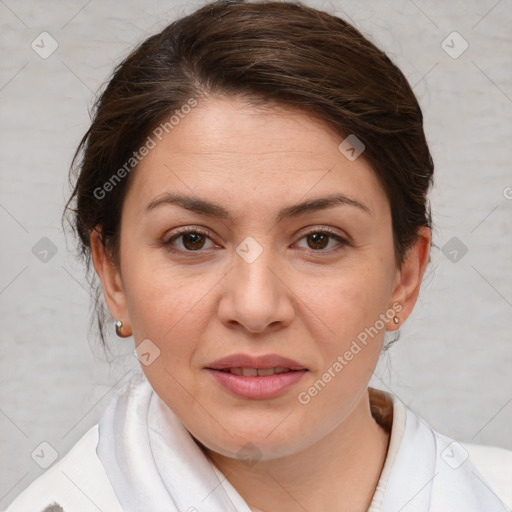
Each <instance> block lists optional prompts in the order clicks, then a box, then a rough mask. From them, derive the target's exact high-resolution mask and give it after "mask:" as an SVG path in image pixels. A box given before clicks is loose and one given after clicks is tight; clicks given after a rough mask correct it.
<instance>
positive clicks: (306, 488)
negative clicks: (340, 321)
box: [208, 391, 389, 512]
mask: <svg viewBox="0 0 512 512" xmlns="http://www.w3.org/2000/svg"><path fill="white" fill-rule="evenodd" d="M388 443H389V433H388V432H387V431H385V430H384V429H383V428H382V427H380V426H379V425H378V424H377V422H376V421H375V419H374V418H373V416H372V414H371V411H370V400H369V394H368V391H367V392H366V393H364V394H363V396H362V398H361V400H360V401H359V403H358V405H357V406H356V408H355V409H354V411H352V413H351V414H350V416H349V417H348V418H347V419H346V420H345V421H344V422H343V423H342V424H340V425H339V426H338V427H336V429H334V430H333V431H332V432H331V433H330V434H329V435H328V436H326V437H324V438H323V439H321V440H320V441H319V442H317V443H315V444H314V445H312V446H310V447H308V448H307V449H305V450H303V451H301V452H300V453H295V454H293V455H290V456H287V457H283V458H279V459H273V460H264V461H259V462H258V463H257V464H255V465H254V466H251V467H248V466H247V465H244V464H243V463H242V462H241V461H239V460H236V459H231V458H228V457H223V456H221V455H219V454H218V453H213V452H211V451H208V456H209V457H210V458H211V460H212V462H213V463H214V464H215V465H216V466H217V467H218V468H219V469H220V471H222V473H223V474H224V475H225V476H226V478H227V479H228V480H229V481H230V483H231V484H232V485H233V487H234V488H235V489H236V490H237V491H238V493H239V494H240V495H241V496H242V498H244V500H245V501H246V502H247V503H248V504H249V506H250V507H251V508H252V509H254V510H256V509H258V510H261V511H263V512H277V511H282V510H286V511H287V512H304V510H307V511H308V512H325V510H336V511H339V512H348V511H351V512H354V511H366V510H367V509H368V507H369V506H370V503H371V500H372V497H373V494H374V491H375V487H376V486H377V483H378V481H379V477H380V474H381V471H382V467H383V465H384V461H385V458H386V453H387V448H388Z"/></svg>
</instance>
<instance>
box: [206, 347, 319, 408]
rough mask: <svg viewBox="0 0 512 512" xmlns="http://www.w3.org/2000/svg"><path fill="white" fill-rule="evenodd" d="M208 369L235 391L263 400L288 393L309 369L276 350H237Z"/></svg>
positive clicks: (230, 389)
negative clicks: (253, 352) (260, 352)
mask: <svg viewBox="0 0 512 512" xmlns="http://www.w3.org/2000/svg"><path fill="white" fill-rule="evenodd" d="M205 370H207V371H208V372H209V373H210V375H211V376H212V377H213V378H214V380H215V381H216V382H217V383H218V384H220V385H221V387H222V389H224V390H227V391H229V392H230V393H231V394H232V395H236V396H238V397H243V398H250V399H260V400H261V399H268V398H275V397H277V396H279V395H282V394H284V393H285V392H286V391H288V390H289V389H290V388H292V387H293V386H294V385H295V384H296V383H297V382H298V381H299V380H300V379H301V378H302V377H303V376H304V374H305V373H307V372H308V371H309V370H308V369H307V368H306V367H304V366H303V365H301V364H300V363H298V362H297V361H293V360H292V359H288V358H286V357H282V356H278V355H276V354H268V355H264V356H249V355H246V354H235V355H232V356H228V357H224V358H222V359H218V360H217V361H214V362H213V363H211V364H209V365H208V366H206V367H205Z"/></svg>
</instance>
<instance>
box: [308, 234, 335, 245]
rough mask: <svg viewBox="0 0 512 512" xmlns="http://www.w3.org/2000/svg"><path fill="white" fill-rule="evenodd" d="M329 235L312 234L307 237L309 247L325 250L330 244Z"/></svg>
mask: <svg viewBox="0 0 512 512" xmlns="http://www.w3.org/2000/svg"><path fill="white" fill-rule="evenodd" d="M329 238H331V237H330V236H329V235H326V234H325V233H311V234H310V235H307V240H308V245H309V247H310V248H311V249H325V248H326V247H327V245H328V243H329Z"/></svg>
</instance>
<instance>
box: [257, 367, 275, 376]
mask: <svg viewBox="0 0 512 512" xmlns="http://www.w3.org/2000/svg"><path fill="white" fill-rule="evenodd" d="M274 373H275V368H265V369H260V370H258V375H260V376H262V377H264V376H265V375H274Z"/></svg>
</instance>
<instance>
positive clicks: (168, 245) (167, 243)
mask: <svg viewBox="0 0 512 512" xmlns="http://www.w3.org/2000/svg"><path fill="white" fill-rule="evenodd" d="M188 233H197V234H199V235H203V236H205V237H207V238H209V239H210V240H211V233H210V232H209V231H208V230H205V229H202V228H200V227H190V228H184V229H182V230H180V231H178V232H177V233H174V234H173V235H172V236H171V237H170V238H168V239H167V240H165V241H163V243H162V244H163V246H164V247H165V248H166V249H167V250H168V251H171V252H174V253H179V254H194V253H201V252H204V251H203V250H202V249H198V250H196V251H191V250H184V249H176V248H175V247H174V246H173V245H172V242H174V241H175V240H177V239H179V238H180V237H181V236H183V235H186V234H188ZM312 234H322V235H328V236H329V238H332V239H334V240H336V241H337V242H338V243H339V246H338V248H331V249H309V250H310V251H311V252H313V253H330V252H331V251H333V250H334V251H335V250H338V249H339V248H340V246H342V247H343V246H351V245H352V244H351V243H350V242H349V241H348V240H346V239H345V238H343V237H341V236H340V235H338V234H337V233H336V232H334V231H333V230H332V229H330V228H327V227H326V228H321V229H318V228H317V229H312V230H310V231H307V232H306V233H304V234H303V235H302V236H301V237H300V239H299V240H302V239H303V238H306V237H307V236H309V235H312ZM212 242H213V240H212Z"/></svg>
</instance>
